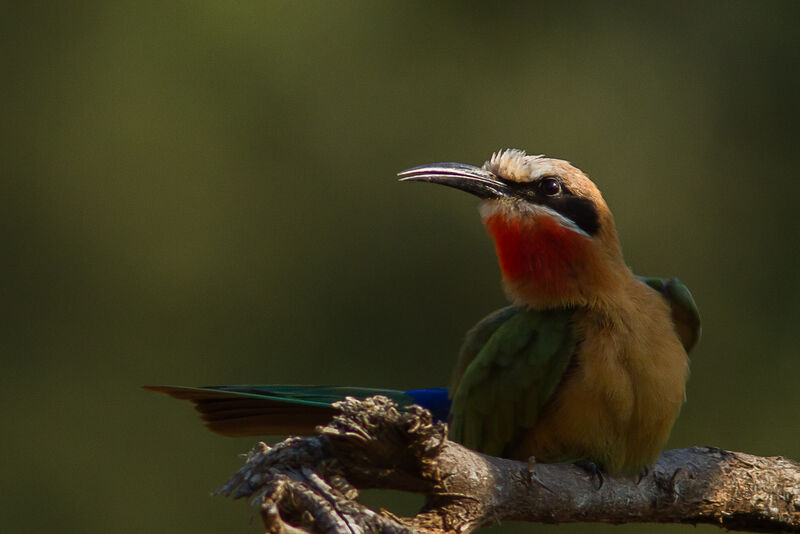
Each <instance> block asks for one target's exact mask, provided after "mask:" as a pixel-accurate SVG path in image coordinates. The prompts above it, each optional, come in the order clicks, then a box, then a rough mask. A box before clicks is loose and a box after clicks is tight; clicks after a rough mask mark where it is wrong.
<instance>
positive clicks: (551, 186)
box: [539, 178, 561, 197]
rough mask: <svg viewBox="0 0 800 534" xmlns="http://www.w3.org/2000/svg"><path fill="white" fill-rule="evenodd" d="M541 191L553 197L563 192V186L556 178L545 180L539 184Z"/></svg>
mask: <svg viewBox="0 0 800 534" xmlns="http://www.w3.org/2000/svg"><path fill="white" fill-rule="evenodd" d="M539 191H541V192H542V193H544V194H545V195H547V196H549V197H552V196H555V195H557V194H559V193H560V192H561V184H560V183H558V180H556V179H555V178H545V179H544V180H542V181H541V182H539Z"/></svg>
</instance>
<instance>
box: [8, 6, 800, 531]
mask: <svg viewBox="0 0 800 534" xmlns="http://www.w3.org/2000/svg"><path fill="white" fill-rule="evenodd" d="M20 4H21V5H22V3H20ZM0 11H2V16H1V17H0V28H2V52H0V68H2V78H1V79H2V95H0V96H1V97H2V109H3V113H2V116H3V123H2V129H1V130H0V135H2V144H1V145H0V150H2V152H1V153H0V172H1V173H2V174H1V175H2V189H3V191H4V194H3V199H4V209H3V210H2V212H0V213H2V214H1V215H0V217H2V224H1V225H0V232H1V233H2V234H1V235H2V240H3V241H2V242H3V250H4V254H3V261H2V263H0V265H2V275H3V281H4V283H3V293H4V295H3V303H4V306H3V320H2V329H3V333H2V344H3V362H4V371H3V373H2V378H0V380H1V381H2V383H0V386H2V387H0V402H2V407H3V409H2V410H0V418H2V419H1V420H0V423H2V428H3V429H4V430H3V437H2V443H3V446H2V455H0V480H1V481H2V486H0V487H2V496H1V497H0V503H2V504H0V517H3V524H4V526H3V528H4V530H6V531H8V532H43V531H46V530H47V531H52V530H54V529H55V530H58V531H64V532H81V533H101V532H102V533H105V532H109V531H120V532H171V533H178V532H187V533H188V532H192V533H206V532H207V533H212V532H243V533H254V532H258V531H259V522H258V520H257V519H254V518H253V514H252V512H251V511H250V510H249V509H248V508H247V506H246V505H245V504H244V503H234V502H231V501H229V500H227V499H223V498H210V497H209V492H210V491H212V490H213V489H215V488H216V487H218V486H219V485H220V484H221V483H222V482H223V481H224V480H225V479H226V477H227V476H228V475H229V474H231V473H232V472H233V471H234V470H235V469H237V468H238V466H239V465H240V462H241V459H240V458H238V457H237V454H238V453H240V452H243V451H245V450H247V449H248V448H249V447H250V446H251V445H252V444H253V443H254V442H255V441H256V440H255V439H236V440H233V439H226V438H222V437H219V436H216V435H212V434H210V433H208V432H206V431H205V430H204V428H203V427H202V425H201V424H200V423H199V422H198V419H197V417H196V416H195V414H194V412H193V410H192V409H191V408H190V406H189V405H188V404H182V403H178V402H176V401H172V400H169V399H167V398H166V397H163V396H158V395H154V394H150V393H146V392H144V391H142V390H140V389H139V386H140V385H142V384H163V383H167V384H189V385H201V384H209V383H246V382H250V383H252V382H267V383H334V384H359V385H372V386H381V387H398V388H407V387H413V386H435V385H441V384H444V383H446V381H447V379H448V378H449V376H448V375H449V369H450V366H451V364H452V363H453V361H454V357H455V352H456V350H457V347H458V345H459V343H460V339H461V336H462V334H463V333H464V332H465V331H466V329H467V328H468V327H470V326H471V325H472V324H473V323H474V322H476V321H477V320H478V319H480V318H481V317H482V316H483V315H484V314H486V313H487V312H489V311H491V310H493V309H495V308H498V307H500V306H502V305H504V303H505V298H504V296H503V293H502V290H501V287H500V284H499V273H498V268H497V266H496V263H495V259H494V255H493V250H492V246H491V243H490V241H489V239H488V238H487V236H486V235H485V232H484V230H483V228H482V226H481V224H480V222H479V218H478V215H477V213H476V209H475V207H476V204H477V202H476V200H475V199H473V198H471V197H469V196H467V195H464V194H460V193H457V192H454V191H452V190H448V189H445V188H439V187H426V186H422V185H417V184H408V185H405V184H398V183H397V182H396V179H395V173H396V172H397V171H398V170H401V169H404V168H407V167H410V166H413V165H417V164H421V163H428V162H432V161H443V160H448V161H450V160H452V161H463V162H468V163H474V164H480V163H481V162H483V161H484V160H485V159H486V158H487V157H488V156H489V155H490V153H491V152H492V151H494V150H497V149H499V148H502V147H519V148H524V149H526V150H528V151H529V152H533V153H546V154H548V155H552V156H556V157H562V158H565V159H569V160H571V161H572V162H574V163H575V164H576V165H578V166H579V167H581V168H582V169H584V170H585V171H586V172H587V173H588V174H589V175H590V176H592V177H593V178H594V179H595V181H596V182H597V183H598V185H599V186H600V188H601V189H602V190H603V192H604V195H605V197H606V199H607V201H608V202H609V204H610V205H611V207H612V209H613V210H614V211H615V214H616V219H617V224H618V227H619V232H620V235H621V237H622V241H623V246H624V248H625V252H626V258H627V260H628V262H629V263H630V265H631V266H632V267H633V268H634V269H635V270H636V271H637V272H639V273H646V274H651V275H667V276H671V275H678V276H680V278H681V279H682V280H683V281H684V282H685V283H686V284H687V285H689V287H690V288H691V289H692V290H693V292H694V294H695V297H696V299H697V301H698V303H699V305H700V307H701V311H702V313H703V317H704V321H705V322H704V339H703V341H702V343H701V344H700V346H699V348H698V349H697V350H696V352H695V353H694V354H693V358H692V360H693V361H692V378H691V381H690V383H689V390H688V403H687V405H686V407H685V409H684V411H683V414H682V416H681V418H680V419H679V420H678V423H677V425H676V427H675V430H674V432H673V435H672V438H671V441H670V444H669V445H670V446H671V447H683V446H688V445H696V444H697V445H705V444H708V445H716V446H720V447H724V448H729V449H735V450H743V451H748V452H751V453H755V454H760V455H778V454H780V455H785V456H789V457H794V458H800V439H798V438H799V437H800V436H799V434H800V421H799V420H798V416H797V414H798V408H800V400H799V399H800V394H799V393H798V383H799V381H798V377H800V358H798V341H800V334H798V329H797V325H798V322H800V308H798V305H797V303H798V300H800V282H798V274H797V273H798V271H799V270H800V254H799V253H800V224H799V223H798V217H797V199H798V194H800V186H799V185H798V176H797V170H796V169H797V168H798V165H799V164H800V150H798V135H797V125H798V123H799V122H800V105H799V104H798V99H799V98H798V97H800V83H799V81H800V62H799V61H798V60H799V59H800V37H798V32H797V21H798V20H800V3H797V2H661V3H646V4H642V3H638V2H630V3H626V2H615V3H601V2H548V3H529V4H527V5H525V6H519V5H512V4H508V5H498V4H494V3H481V4H478V3H437V4H431V3H427V2H402V3H400V2H395V3H378V2H325V3H323V2H318V3H306V2H297V3H290V2H285V3H279V2H260V1H251V2H116V3H111V2H75V3H69V2H57V3H56V2H53V3H49V4H42V5H39V6H36V5H33V4H24V7H20V6H16V7H15V6H13V5H10V4H5V5H4V6H3V7H2V9H1V10H0ZM389 504H390V505H394V501H392V499H390V500H389ZM611 528H614V530H615V532H618V531H624V532H638V531H644V530H645V529H646V530H647V531H648V532H658V531H662V530H663V531H668V530H671V531H677V530H682V531H686V530H687V529H690V528H691V527H688V526H684V527H681V526H666V527H658V528H654V527H651V526H646V525H644V526H643V525H627V526H623V527H603V526H599V525H577V526H560V527H544V526H531V525H503V526H502V527H501V529H503V531H505V532H509V531H512V530H513V531H526V532H532V531H535V532H539V533H541V532H550V531H555V530H558V531H560V532H589V531H591V532H595V531H598V530H604V529H605V530H609V529H611ZM705 528H706V529H707V530H708V531H711V530H712V528H711V527H705Z"/></svg>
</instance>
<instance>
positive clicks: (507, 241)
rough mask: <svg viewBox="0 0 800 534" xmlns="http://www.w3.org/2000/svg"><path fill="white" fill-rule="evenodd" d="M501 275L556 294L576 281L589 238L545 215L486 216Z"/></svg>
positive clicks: (541, 290) (509, 279)
mask: <svg viewBox="0 0 800 534" xmlns="http://www.w3.org/2000/svg"><path fill="white" fill-rule="evenodd" d="M486 228H487V229H488V230H489V235H491V236H492V239H494V244H495V248H496V250H497V257H498V260H499V261H500V269H501V270H502V271H503V278H505V279H506V280H507V281H509V282H513V283H514V284H525V285H532V286H534V287H536V289H538V290H539V291H540V292H542V293H544V294H547V295H552V296H556V295H558V294H559V293H561V292H563V291H566V290H567V288H568V286H569V285H570V282H574V281H575V280H576V277H577V274H578V266H579V265H580V264H581V263H582V262H583V261H584V259H585V257H586V254H587V253H588V249H589V244H590V243H589V240H588V239H587V238H586V237H585V236H582V235H580V234H578V233H576V232H573V231H572V230H569V229H568V228H565V227H564V226H562V225H560V224H559V223H558V222H556V220H555V219H553V218H552V217H550V216H548V215H537V216H536V217H533V218H531V219H526V220H521V219H518V218H508V217H504V216H502V215H492V216H491V217H489V218H488V219H486Z"/></svg>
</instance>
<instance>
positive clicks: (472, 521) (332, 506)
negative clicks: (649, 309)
mask: <svg viewBox="0 0 800 534" xmlns="http://www.w3.org/2000/svg"><path fill="white" fill-rule="evenodd" d="M337 408H338V409H339V410H340V411H341V412H342V413H341V415H338V416H336V417H335V418H334V419H333V421H331V423H330V424H328V425H326V426H324V427H321V428H319V429H318V432H319V435H318V436H315V437H311V438H289V439H287V440H285V441H283V442H281V443H279V444H278V445H276V446H275V447H269V446H267V445H266V444H264V443H260V444H259V445H258V446H257V447H256V449H254V450H253V451H251V452H250V453H249V454H248V456H247V461H246V463H245V465H244V466H243V467H242V468H241V469H240V470H239V471H238V472H237V473H236V474H235V475H234V476H233V477H232V478H231V479H230V480H229V481H228V482H227V483H226V484H225V485H224V486H223V487H222V488H220V489H219V490H218V491H217V493H219V494H224V495H229V496H232V497H234V498H240V497H251V499H252V501H251V502H252V503H253V504H254V505H256V506H258V507H259V508H260V510H261V517H262V519H263V520H264V525H265V528H266V531H267V532H271V533H290V534H294V533H299V532H325V533H348V534H352V533H358V532H385V533H412V532H425V533H444V532H469V531H470V530H472V529H474V528H477V527H479V526H482V525H488V524H492V523H495V522H498V521H502V520H518V521H533V522H544V523H566V522H576V521H585V522H603V523H626V522H659V523H710V524H715V525H718V526H721V527H725V528H728V529H731V530H750V531H761V532H778V531H784V532H785V531H789V532H800V464H799V463H798V462H795V461H792V460H787V459H784V458H781V457H771V458H762V457H756V456H752V455H749V454H743V453H738V452H729V451H723V450H720V449H716V448H712V447H692V448H689V449H677V450H670V451H665V452H664V453H663V454H662V455H661V457H660V458H659V460H658V463H657V464H656V465H655V467H654V468H653V469H652V470H651V471H650V473H649V474H647V475H646V476H644V477H642V478H641V480H631V479H625V478H611V477H607V476H606V477H604V479H603V480H602V482H601V479H599V478H598V477H593V476H591V475H590V474H588V473H587V472H586V471H585V470H582V469H580V468H577V467H575V466H572V465H563V464H535V463H532V464H525V463H521V462H515V461H511V460H504V459H501V458H494V457H490V456H485V455H482V454H479V453H476V452H474V451H471V450H469V449H466V448H464V447H462V446H461V445H459V444H457V443H454V442H451V441H448V440H447V439H446V435H447V434H446V426H445V425H444V424H442V423H437V422H433V421H432V420H431V416H430V414H429V413H428V412H427V411H426V410H424V409H422V408H419V407H418V406H410V407H407V408H405V410H403V411H400V410H398V407H397V406H396V405H395V404H394V403H393V402H392V401H390V400H389V399H387V398H385V397H372V398H370V399H367V400H364V401H358V400H356V399H352V398H348V399H347V400H345V401H343V402H341V403H338V405H337ZM356 488H362V489H367V488H385V489H399V490H406V491H411V492H417V493H423V494H425V495H426V497H427V501H426V504H425V506H424V507H423V509H422V510H421V511H420V513H419V514H417V515H416V516H414V517H410V518H401V517H396V516H394V515H392V514H390V513H389V512H386V511H380V512H375V511H373V510H370V509H369V508H367V507H365V506H363V505H361V504H360V503H359V502H358V500H357V497H358V490H357V489H356Z"/></svg>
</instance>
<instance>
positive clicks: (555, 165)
mask: <svg viewBox="0 0 800 534" xmlns="http://www.w3.org/2000/svg"><path fill="white" fill-rule="evenodd" d="M567 165H569V163H568V162H566V161H564V160H560V159H552V158H546V157H545V156H544V155H542V154H539V155H532V154H531V155H528V154H526V153H525V151H524V150H519V149H517V148H507V149H505V150H499V151H497V152H495V153H494V154H492V157H491V158H489V160H488V161H487V162H486V163H484V164H483V168H484V170H487V171H489V172H491V173H494V174H496V175H497V176H499V177H501V178H504V179H505V180H510V181H512V182H532V181H534V180H538V179H539V178H541V177H543V176H554V175H557V174H558V171H559V170H562V169H564V167H565V166H567Z"/></svg>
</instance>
